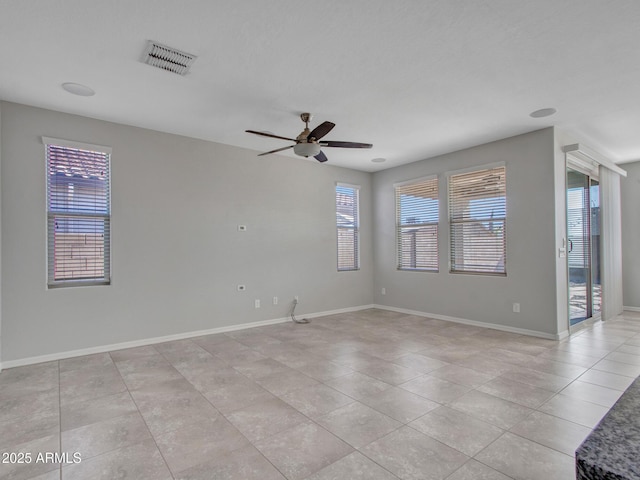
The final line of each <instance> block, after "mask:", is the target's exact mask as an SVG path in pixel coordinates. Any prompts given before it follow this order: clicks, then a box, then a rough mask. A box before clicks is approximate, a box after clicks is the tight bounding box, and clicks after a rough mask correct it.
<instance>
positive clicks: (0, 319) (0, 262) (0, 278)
mask: <svg viewBox="0 0 640 480" xmlns="http://www.w3.org/2000/svg"><path fill="white" fill-rule="evenodd" d="M1 132H2V102H0V371H2V134H1Z"/></svg>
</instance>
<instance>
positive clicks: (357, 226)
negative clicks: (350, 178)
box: [335, 182, 360, 272]
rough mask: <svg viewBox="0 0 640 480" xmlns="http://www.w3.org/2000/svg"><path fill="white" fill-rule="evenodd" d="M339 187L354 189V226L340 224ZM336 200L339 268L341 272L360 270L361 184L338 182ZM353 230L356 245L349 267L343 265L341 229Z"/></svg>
mask: <svg viewBox="0 0 640 480" xmlns="http://www.w3.org/2000/svg"><path fill="white" fill-rule="evenodd" d="M338 188H348V189H351V190H353V195H354V200H355V215H354V219H353V226H340V223H339V222H338ZM335 201H336V204H335V205H336V250H337V253H336V259H337V268H338V271H339V272H351V271H355V270H360V185H353V184H350V183H342V182H336V188H335ZM345 230H346V231H353V236H354V245H353V261H354V263H353V264H351V265H348V266H347V267H344V266H343V267H341V264H342V263H343V260H344V259H341V257H340V251H341V249H340V232H341V231H345Z"/></svg>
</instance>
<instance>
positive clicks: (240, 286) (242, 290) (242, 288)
mask: <svg viewBox="0 0 640 480" xmlns="http://www.w3.org/2000/svg"><path fill="white" fill-rule="evenodd" d="M246 289H247V287H246V286H245V285H238V291H239V292H244V291H245V290H246Z"/></svg>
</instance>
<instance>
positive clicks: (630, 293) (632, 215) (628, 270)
mask: <svg viewBox="0 0 640 480" xmlns="http://www.w3.org/2000/svg"><path fill="white" fill-rule="evenodd" d="M621 167H622V168H624V169H625V170H626V171H627V177H626V178H624V177H622V178H621V180H620V196H621V200H622V285H623V293H622V296H623V303H624V306H625V307H631V308H633V309H640V248H639V247H638V245H639V244H640V212H639V211H638V210H639V208H640V162H633V163H625V164H624V165H621Z"/></svg>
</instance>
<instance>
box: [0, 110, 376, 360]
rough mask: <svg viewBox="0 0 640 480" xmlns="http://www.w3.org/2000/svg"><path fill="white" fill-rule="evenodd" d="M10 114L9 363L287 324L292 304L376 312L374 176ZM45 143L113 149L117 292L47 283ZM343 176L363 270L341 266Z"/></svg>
mask: <svg viewBox="0 0 640 480" xmlns="http://www.w3.org/2000/svg"><path fill="white" fill-rule="evenodd" d="M1 107H2V125H1V130H0V132H1V136H0V138H2V146H1V149H2V178H1V193H2V226H3V228H2V259H3V263H2V278H3V280H4V282H3V285H2V288H3V292H2V300H3V301H2V333H3V334H2V342H3V344H2V361H11V360H16V359H24V358H28V357H34V356H41V355H46V354H52V353H58V352H67V351H72V350H76V349H84V348H90V347H94V346H101V345H109V344H114V343H119V342H126V341H134V340H138V339H146V338H152V337H159V336H165V335H172V334H178V333H183V332H190V331H198V330H205V329H211V328H217V327H225V326H229V325H234V324H242V323H248V322H256V321H261V320H269V319H275V318H281V317H285V316H286V315H287V313H288V310H289V308H290V302H291V301H292V299H293V297H294V295H298V296H299V297H300V305H299V307H298V310H297V312H299V313H305V312H307V313H308V312H320V311H329V310H335V309H342V308H350V307H357V306H361V305H369V304H371V303H372V300H373V298H372V292H373V282H372V279H373V269H372V248H373V247H372V229H371V224H372V213H371V208H370V205H371V203H372V201H371V174H369V173H364V172H358V171H354V170H349V169H343V168H337V167H332V166H331V165H321V164H318V163H317V162H312V161H306V160H304V159H298V158H288V157H278V156H270V157H266V158H265V157H260V158H258V157H256V153H257V152H254V151H250V150H245V149H239V148H235V147H229V146H225V145H221V144H215V143H211V142H206V141H201V140H194V139H190V138H186V137H180V136H176V135H170V134H165V133H159V132H154V131H150V130H144V129H140V128H134V127H129V126H124V125H118V124H113V123H108V122H103V121H99V120H93V119H88V118H84V117H79V116H74V115H68V114H63V113H59V112H53V111H49V110H43V109H38V108H33V107H28V106H24V105H18V104H12V103H2V104H1ZM42 135H45V136H49V137H54V138H61V139H66V140H74V141H78V142H85V143H92V144H98V145H108V146H111V147H112V148H113V155H112V272H113V277H112V285H110V286H106V287H104V286H103V287H81V288H60V289H52V290H48V289H47V287H46V201H45V158H44V147H43V145H42V143H41V139H40V137H41V136H42ZM336 181H340V182H347V183H353V184H359V185H361V187H362V188H361V225H362V230H361V263H362V269H361V270H360V271H357V272H337V269H336V238H335V235H336V234H335V219H336V216H335V182H336ZM238 224H245V225H247V226H248V230H247V231H246V232H244V233H241V232H238V231H237V225H238ZM241 283H242V284H245V285H246V286H247V291H246V292H244V293H240V292H237V291H236V285H237V284H241ZM274 296H278V297H279V299H280V302H279V304H278V305H277V306H274V305H272V301H271V299H272V297H274ZM254 299H261V301H262V308H260V309H255V308H254Z"/></svg>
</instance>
